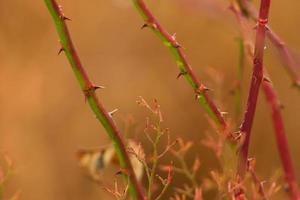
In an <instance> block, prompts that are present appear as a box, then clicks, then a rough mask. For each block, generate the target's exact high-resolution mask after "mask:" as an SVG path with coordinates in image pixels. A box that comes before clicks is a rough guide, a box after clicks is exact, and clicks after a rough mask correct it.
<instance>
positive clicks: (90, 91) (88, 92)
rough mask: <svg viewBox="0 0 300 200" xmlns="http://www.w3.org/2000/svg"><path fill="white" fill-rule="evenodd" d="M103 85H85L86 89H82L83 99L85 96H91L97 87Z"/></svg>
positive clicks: (99, 87) (100, 87) (102, 87)
mask: <svg viewBox="0 0 300 200" xmlns="http://www.w3.org/2000/svg"><path fill="white" fill-rule="evenodd" d="M104 88H105V87H104V86H95V85H90V86H87V88H86V89H84V90H83V92H84V95H85V100H86V99H87V97H89V96H91V95H92V94H93V93H94V92H95V91H96V90H97V89H104Z"/></svg>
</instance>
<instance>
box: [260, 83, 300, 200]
mask: <svg viewBox="0 0 300 200" xmlns="http://www.w3.org/2000/svg"><path fill="white" fill-rule="evenodd" d="M263 90H264V93H265V96H266V99H267V101H268V102H269V104H270V106H271V109H272V118H273V124H274V129H275V133H276V135H275V136H276V142H277V146H278V150H279V155H280V158H281V163H282V165H283V170H284V174H285V181H286V182H287V184H288V192H289V195H290V198H291V199H293V200H299V199H300V193H299V188H298V184H297V178H296V172H295V169H294V166H293V161H292V157H291V153H290V150H289V148H288V147H289V145H288V141H287V137H286V131H285V127H284V122H283V118H282V115H281V111H280V110H281V104H280V102H279V100H278V97H277V94H276V92H275V90H274V88H273V86H272V83H268V82H265V83H264V84H263Z"/></svg>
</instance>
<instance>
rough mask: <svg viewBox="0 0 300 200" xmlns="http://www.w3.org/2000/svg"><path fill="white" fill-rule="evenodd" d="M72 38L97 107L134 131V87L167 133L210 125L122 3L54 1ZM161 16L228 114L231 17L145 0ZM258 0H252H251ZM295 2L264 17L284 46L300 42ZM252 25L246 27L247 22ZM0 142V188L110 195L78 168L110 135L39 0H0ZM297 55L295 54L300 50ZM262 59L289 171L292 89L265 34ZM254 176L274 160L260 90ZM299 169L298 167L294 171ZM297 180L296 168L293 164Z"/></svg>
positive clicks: (206, 7) (166, 57) (138, 115)
mask: <svg viewBox="0 0 300 200" xmlns="http://www.w3.org/2000/svg"><path fill="white" fill-rule="evenodd" d="M59 2H60V3H61V5H62V6H63V8H64V12H65V14H66V15H67V16H68V17H70V18H71V19H72V21H70V22H68V25H69V28H70V31H71V34H72V37H73V41H74V43H75V45H76V47H77V49H78V52H79V55H80V57H81V60H82V62H83V64H84V66H85V67H86V68H87V71H88V73H89V75H90V76H91V78H92V80H93V81H94V82H95V83H96V84H99V85H104V86H106V87H107V88H106V89H105V90H101V91H99V96H100V99H101V100H102V101H103V103H104V104H105V106H106V107H107V109H108V110H113V109H115V108H118V109H119V112H118V113H117V114H115V116H114V118H115V120H116V122H117V124H118V126H119V127H120V129H121V130H124V127H125V125H124V124H125V122H124V118H126V116H128V115H132V116H133V118H134V119H135V121H136V126H137V127H136V129H135V130H136V131H135V132H134V133H133V135H139V134H143V132H142V131H143V127H144V126H145V118H146V116H147V112H145V110H144V109H141V108H140V107H139V106H137V104H136V103H135V101H136V99H137V97H138V96H143V97H144V98H145V99H147V100H149V101H151V99H153V98H156V99H158V101H159V103H160V104H161V107H162V110H163V114H164V119H165V124H164V125H165V127H168V128H170V130H171V134H172V137H173V138H176V137H177V136H179V135H180V136H181V137H183V138H185V139H187V140H193V141H195V143H196V144H197V146H200V140H201V139H202V138H203V137H204V133H205V132H206V131H207V130H208V129H209V125H208V123H207V119H206V117H205V112H204V110H203V108H202V107H201V106H200V105H199V104H198V102H196V101H195V100H194V94H193V91H192V90H191V88H190V87H189V85H188V84H187V83H186V82H185V80H184V79H179V80H176V76H177V74H178V72H179V70H178V68H177V66H176V63H175V61H174V59H173V57H172V56H171V55H170V53H169V51H168V49H166V48H165V47H164V46H163V45H162V43H161V42H160V41H159V40H158V39H157V38H156V37H155V36H154V35H153V33H152V32H150V31H148V30H146V29H145V30H141V29H140V27H141V25H142V24H143V21H142V19H141V17H140V16H139V14H138V13H137V12H136V10H135V8H134V7H133V5H132V3H131V1H129V0H128V1H124V0H110V1H104V0H89V1H71V0H60V1H59ZM147 2H148V3H149V6H150V7H151V9H152V11H153V12H154V13H155V15H156V16H157V18H158V19H159V20H160V22H161V23H162V24H163V25H164V26H165V27H166V28H167V29H168V30H169V31H170V32H171V33H173V32H174V33H176V36H177V39H178V40H179V42H180V43H181V45H182V46H183V47H184V48H185V49H186V53H187V55H188V58H189V60H190V63H191V64H192V66H193V68H194V70H195V71H196V73H197V75H198V76H199V77H201V79H202V80H203V81H204V82H205V83H206V84H207V85H208V87H210V88H213V89H214V91H213V92H212V95H213V96H214V98H216V99H217V103H218V105H219V106H220V107H221V108H222V109H223V110H224V111H227V112H228V113H229V116H231V117H233V113H234V98H233V97H232V96H231V95H230V94H229V91H230V89H231V88H232V85H233V82H234V80H235V78H236V75H237V64H238V44H237V42H236V38H237V37H238V36H239V31H238V27H237V23H236V21H235V18H234V16H233V14H232V13H231V11H230V10H229V9H228V6H229V1H221V0H163V1H162V0H148V1H147ZM255 3H256V4H257V1H255ZM299 7H300V2H299V1H296V0H291V1H289V2H288V3H287V2H286V1H273V2H272V8H271V17H270V18H271V19H270V24H271V26H272V27H273V29H274V30H275V31H276V32H277V33H278V34H279V35H280V36H281V37H282V38H283V39H284V41H285V42H286V43H287V44H288V45H289V47H290V48H291V49H292V51H294V52H300V37H299V35H300V29H299V27H300V21H299V17H300V13H299ZM253 31H254V30H253ZM0 44H1V45H0V58H1V60H0V133H1V134H0V144H1V148H0V149H1V151H5V152H7V153H8V154H9V155H10V157H11V158H12V159H13V160H14V162H15V169H14V171H15V172H14V175H13V177H12V179H11V181H10V184H9V186H8V188H7V190H6V191H5V192H6V193H7V194H8V195H9V194H12V193H13V192H14V191H17V190H21V191H22V196H21V199H30V200H37V199H39V200H40V199H43V200H48V199H49V200H50V199H51V200H52V199H56V200H63V199H73V200H76V199H78V200H79V199H91V200H92V199H109V198H110V195H107V194H106V193H105V192H104V191H103V189H102V187H101V186H99V185H97V184H94V183H93V182H91V181H90V180H89V179H87V178H86V177H85V176H84V175H83V173H82V170H80V169H79V167H78V164H77V160H76V156H75V152H76V151H77V150H78V148H82V147H97V146H101V145H105V144H108V143H109V139H108V137H107V136H106V133H105V131H104V129H103V128H102V127H101V126H100V125H99V123H98V122H97V121H96V119H95V118H94V116H93V114H92V113H91V111H90V109H89V107H88V105H87V104H86V103H85V101H84V97H83V95H82V93H81V92H80V90H79V87H78V83H77V81H76V80H75V78H74V75H73V72H72V71H71V68H70V66H69V63H68V62H67V59H66V58H65V56H64V55H63V54H62V55H60V56H58V55H57V52H58V49H59V48H60V45H59V42H58V36H57V33H56V30H55V27H54V24H53V22H52V19H51V17H50V14H49V13H48V11H47V9H46V6H45V5H44V2H43V1H36V0H27V1H26V2H24V1H21V0H14V1H4V0H0ZM299 55H300V54H299ZM265 63H266V66H267V68H268V70H269V72H270V75H271V78H272V81H273V83H274V86H275V88H276V90H277V91H278V94H279V97H280V100H281V101H282V103H283V105H284V106H285V109H284V110H283V111H282V113H283V115H284V119H285V123H286V129H287V132H288V138H289V143H290V149H291V152H292V154H293V158H294V164H295V168H296V170H297V169H300V157H299V155H298V153H299V151H300V145H298V142H299V135H298V134H299V130H300V123H299V118H300V104H299V102H300V94H299V91H297V90H295V89H292V88H291V83H290V80H289V77H288V76H287V74H286V72H285V71H284V69H283V68H282V66H281V63H280V61H279V59H278V54H277V51H276V49H275V48H274V47H273V46H272V45H271V44H270V43H269V42H268V43H267V50H266V61H265ZM250 76H251V66H250V65H249V64H248V65H247V69H246V71H245V76H244V77H245V79H246V80H245V81H244V84H243V100H244V101H243V102H244V103H243V108H244V107H245V100H246V97H247V91H248V87H249V84H248V83H249V81H248V80H249V79H250ZM196 150H197V152H196V153H194V154H199V155H200V158H201V160H202V168H203V171H209V170H211V167H212V166H214V165H215V164H214V162H215V159H214V158H212V157H213V154H212V153H210V152H209V150H207V149H205V148H204V147H201V146H200V147H199V149H197V148H196V149H195V151H196ZM251 155H252V156H255V157H256V158H257V163H258V164H257V168H258V169H257V170H258V172H259V174H260V175H261V176H262V177H268V176H271V175H272V173H274V172H275V171H276V170H277V169H279V168H280V167H281V165H280V161H279V157H278V153H277V149H276V145H275V140H274V134H273V127H272V121H271V118H270V110H269V107H268V105H267V104H266V102H265V99H264V96H263V95H260V98H259V105H258V108H257V115H256V118H255V122H254V128H253V137H252V141H251ZM297 171H298V170H297ZM298 178H299V180H300V173H298Z"/></svg>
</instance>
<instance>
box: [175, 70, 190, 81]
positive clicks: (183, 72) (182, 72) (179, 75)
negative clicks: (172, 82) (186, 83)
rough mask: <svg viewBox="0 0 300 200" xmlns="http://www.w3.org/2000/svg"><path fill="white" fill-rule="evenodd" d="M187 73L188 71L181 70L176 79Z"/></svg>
mask: <svg viewBox="0 0 300 200" xmlns="http://www.w3.org/2000/svg"><path fill="white" fill-rule="evenodd" d="M186 74H187V72H185V71H181V72H179V74H178V75H177V76H176V79H179V78H180V77H181V76H184V75H186Z"/></svg>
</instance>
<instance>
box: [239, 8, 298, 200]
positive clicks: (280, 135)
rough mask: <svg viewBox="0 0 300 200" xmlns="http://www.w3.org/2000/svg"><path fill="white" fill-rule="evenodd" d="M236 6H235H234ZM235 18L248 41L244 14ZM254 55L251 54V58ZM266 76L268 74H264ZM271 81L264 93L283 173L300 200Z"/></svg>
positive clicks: (290, 188) (264, 86) (291, 193)
mask: <svg viewBox="0 0 300 200" xmlns="http://www.w3.org/2000/svg"><path fill="white" fill-rule="evenodd" d="M233 6H234V5H233ZM233 11H234V13H235V16H236V18H237V20H238V22H239V24H240V27H241V32H242V35H243V37H244V40H245V39H246V36H245V31H247V30H243V22H242V18H241V17H242V13H240V12H239V11H238V10H236V9H234V7H233ZM252 56H253V55H252V54H251V55H250V57H252ZM264 74H265V75H264V76H266V74H267V72H266V71H265V73H264ZM267 79H268V80H269V81H263V83H262V84H263V91H264V94H265V96H266V99H267V101H268V103H269V105H270V107H271V109H272V119H273V124H274V130H275V136H276V142H277V146H278V150H279V155H280V158H281V163H282V166H283V171H284V174H285V180H286V182H287V184H288V186H289V190H288V192H289V195H290V197H291V199H293V200H297V199H300V193H299V187H298V184H297V178H296V177H297V176H296V172H295V169H294V167H293V161H292V156H291V153H290V150H289V146H288V140H287V133H286V131H285V127H284V122H283V118H282V114H281V104H280V102H279V99H278V96H277V94H276V91H275V89H274V88H273V84H272V83H271V80H270V78H269V77H268V78H267Z"/></svg>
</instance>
